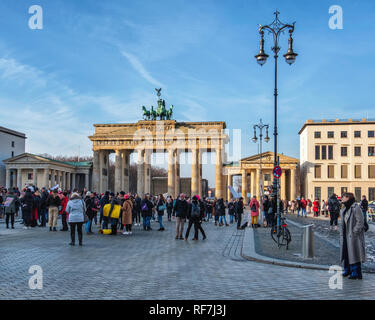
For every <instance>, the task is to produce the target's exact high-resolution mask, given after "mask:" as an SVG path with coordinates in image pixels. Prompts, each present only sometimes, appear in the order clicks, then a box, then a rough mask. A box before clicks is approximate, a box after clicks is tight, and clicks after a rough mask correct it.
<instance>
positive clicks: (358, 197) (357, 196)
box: [354, 188, 362, 202]
mask: <svg viewBox="0 0 375 320" xmlns="http://www.w3.org/2000/svg"><path fill="white" fill-rule="evenodd" d="M354 195H355V200H356V201H357V202H360V201H361V197H362V190H361V188H354Z"/></svg>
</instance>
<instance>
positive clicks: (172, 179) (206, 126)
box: [89, 120, 229, 197]
mask: <svg viewBox="0 0 375 320" xmlns="http://www.w3.org/2000/svg"><path fill="white" fill-rule="evenodd" d="M94 127H95V133H94V134H93V135H92V136H90V137H89V139H90V140H91V141H92V143H93V152H94V161H93V179H92V180H93V190H99V191H100V192H104V191H105V190H107V189H108V182H109V155H110V154H111V153H115V185H114V190H115V191H119V190H129V164H130V154H131V153H132V152H136V153H137V193H138V194H139V195H141V196H143V195H144V194H145V193H151V155H152V153H153V152H167V153H168V194H170V195H173V196H174V197H176V196H177V195H178V194H179V193H180V163H179V154H180V153H181V152H191V155H192V163H191V165H192V176H191V194H202V154H203V152H215V153H216V189H217V191H216V193H217V196H218V197H223V195H224V194H225V184H224V179H223V161H224V160H225V152H224V150H225V144H227V143H228V142H229V138H228V136H227V135H226V134H225V133H224V129H225V128H226V124H225V122H177V121H175V120H141V121H138V122H137V123H122V124H95V125H94Z"/></svg>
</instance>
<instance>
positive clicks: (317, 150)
mask: <svg viewBox="0 0 375 320" xmlns="http://www.w3.org/2000/svg"><path fill="white" fill-rule="evenodd" d="M315 160H320V146H315Z"/></svg>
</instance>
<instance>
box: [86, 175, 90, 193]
mask: <svg viewBox="0 0 375 320" xmlns="http://www.w3.org/2000/svg"><path fill="white" fill-rule="evenodd" d="M85 187H86V189H87V190H90V179H89V174H88V173H85Z"/></svg>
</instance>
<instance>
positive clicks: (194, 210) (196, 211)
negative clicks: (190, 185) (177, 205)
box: [191, 203, 201, 218]
mask: <svg viewBox="0 0 375 320" xmlns="http://www.w3.org/2000/svg"><path fill="white" fill-rule="evenodd" d="M191 205H192V207H191V217H192V218H199V217H200V215H201V208H200V206H199V204H194V203H192V204H191Z"/></svg>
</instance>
